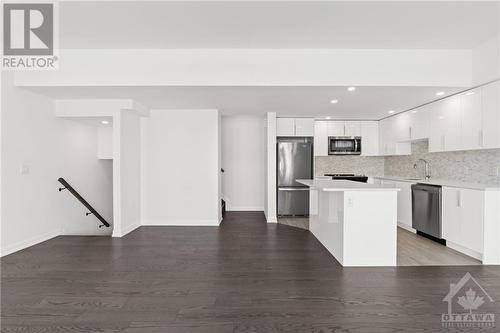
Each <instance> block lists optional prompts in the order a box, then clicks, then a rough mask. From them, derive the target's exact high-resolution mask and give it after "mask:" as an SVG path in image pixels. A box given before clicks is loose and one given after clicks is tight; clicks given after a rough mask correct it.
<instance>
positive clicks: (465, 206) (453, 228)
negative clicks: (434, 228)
mask: <svg viewBox="0 0 500 333" xmlns="http://www.w3.org/2000/svg"><path fill="white" fill-rule="evenodd" d="M442 195H443V197H442V204H443V216H442V221H443V238H444V239H446V241H447V242H448V245H449V246H450V247H453V245H458V246H460V247H462V248H465V249H466V250H471V251H473V252H475V254H478V255H479V256H480V255H481V254H482V253H483V219H484V213H483V212H484V192H483V191H479V190H471V189H464V188H452V187H443V192H442ZM449 242H451V243H453V244H449ZM467 254H470V255H473V254H474V253H467ZM475 257H478V256H477V255H475Z"/></svg>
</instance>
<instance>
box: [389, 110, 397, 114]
mask: <svg viewBox="0 0 500 333" xmlns="http://www.w3.org/2000/svg"><path fill="white" fill-rule="evenodd" d="M394 112H396V111H394V110H389V111H387V113H389V114H393V113H394Z"/></svg>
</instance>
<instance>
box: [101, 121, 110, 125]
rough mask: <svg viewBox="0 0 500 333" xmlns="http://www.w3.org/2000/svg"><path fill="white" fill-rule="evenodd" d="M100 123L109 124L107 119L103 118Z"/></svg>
mask: <svg viewBox="0 0 500 333" xmlns="http://www.w3.org/2000/svg"><path fill="white" fill-rule="evenodd" d="M101 124H103V125H107V124H109V121H107V120H103V121H101Z"/></svg>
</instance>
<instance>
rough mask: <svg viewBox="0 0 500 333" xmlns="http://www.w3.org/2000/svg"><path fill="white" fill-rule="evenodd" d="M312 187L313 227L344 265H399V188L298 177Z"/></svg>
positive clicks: (299, 180) (311, 216)
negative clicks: (397, 259)
mask: <svg viewBox="0 0 500 333" xmlns="http://www.w3.org/2000/svg"><path fill="white" fill-rule="evenodd" d="M297 182H299V183H301V184H304V185H307V186H308V187H309V188H310V195H309V204H310V208H309V209H310V211H309V216H310V217H309V219H310V220H309V230H310V231H311V232H312V234H313V235H314V236H315V237H316V238H317V239H318V240H319V241H320V242H321V244H323V246H325V248H326V249H327V250H328V251H329V252H330V253H331V254H332V255H333V256H334V257H335V259H337V260H338V262H339V263H340V264H341V265H343V266H396V254H397V253H396V252H397V236H396V234H397V191H399V189H398V188H395V187H391V186H387V185H380V184H366V183H359V182H353V181H348V180H325V179H321V180H311V179H297Z"/></svg>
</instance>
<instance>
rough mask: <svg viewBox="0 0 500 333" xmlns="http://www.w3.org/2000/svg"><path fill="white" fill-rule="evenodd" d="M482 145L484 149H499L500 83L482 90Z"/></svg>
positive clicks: (494, 83) (489, 85)
mask: <svg viewBox="0 0 500 333" xmlns="http://www.w3.org/2000/svg"><path fill="white" fill-rule="evenodd" d="M481 95H482V106H483V117H482V129H483V132H482V143H483V147H484V148H500V81H497V82H493V83H490V84H487V85H485V86H484V87H483V88H482V94H481Z"/></svg>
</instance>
